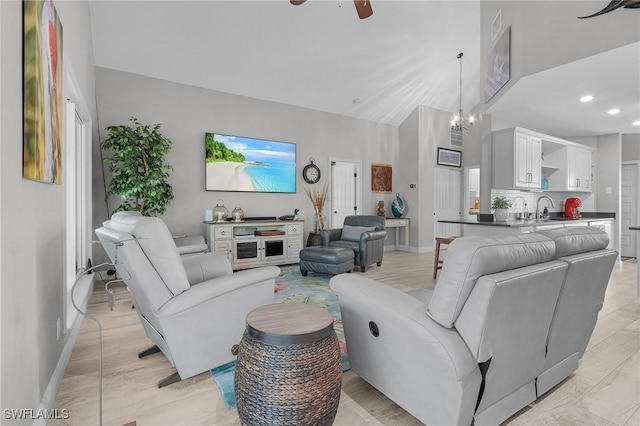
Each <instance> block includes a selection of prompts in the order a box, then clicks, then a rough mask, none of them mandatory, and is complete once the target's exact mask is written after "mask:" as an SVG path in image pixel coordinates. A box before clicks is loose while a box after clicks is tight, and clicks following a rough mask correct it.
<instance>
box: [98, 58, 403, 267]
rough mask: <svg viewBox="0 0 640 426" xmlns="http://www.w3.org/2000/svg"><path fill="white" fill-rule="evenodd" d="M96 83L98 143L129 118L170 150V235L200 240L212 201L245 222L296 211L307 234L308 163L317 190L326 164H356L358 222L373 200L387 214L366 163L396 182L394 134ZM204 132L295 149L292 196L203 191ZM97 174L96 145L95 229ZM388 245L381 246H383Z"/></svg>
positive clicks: (285, 108) (278, 110) (185, 93)
mask: <svg viewBox="0 0 640 426" xmlns="http://www.w3.org/2000/svg"><path fill="white" fill-rule="evenodd" d="M96 78H97V91H96V93H97V101H98V111H99V123H100V128H101V133H100V138H101V139H105V138H106V136H107V134H106V131H104V128H105V127H107V126H110V125H118V124H128V123H129V118H130V117H131V116H135V117H137V118H138V119H139V120H140V121H141V122H142V123H145V124H155V123H160V124H161V125H162V127H161V131H162V133H163V134H164V135H165V136H167V137H168V138H169V139H170V140H171V141H172V142H173V145H172V152H171V153H170V154H169V156H168V157H167V161H168V163H169V164H171V165H172V166H173V172H171V176H170V179H169V182H170V184H171V185H172V186H173V191H174V195H175V198H174V200H173V201H172V202H171V204H170V206H169V208H168V210H167V212H166V214H165V215H164V216H163V219H164V220H165V222H166V223H167V226H169V229H171V231H172V232H174V233H175V234H190V235H193V234H201V233H202V221H203V219H204V210H205V209H208V208H212V207H213V206H214V205H215V203H216V200H217V199H223V200H224V203H225V205H226V207H227V208H228V209H229V211H231V209H233V207H234V205H235V204H236V203H239V204H240V205H241V206H242V209H243V210H244V212H245V215H246V216H280V215H283V214H286V213H293V210H294V208H299V209H300V210H301V212H300V214H301V216H302V218H303V219H304V220H305V225H306V226H305V233H307V232H308V231H309V229H310V227H311V224H312V211H313V209H312V205H311V202H310V201H309V199H308V198H307V197H306V195H305V194H304V187H305V186H307V184H306V182H304V180H303V179H302V176H301V172H302V168H303V167H304V165H306V164H307V163H308V160H309V157H314V158H315V163H316V164H317V165H318V166H319V167H320V169H321V172H322V178H321V180H320V182H319V185H322V184H324V182H326V181H327V178H328V176H329V174H330V173H329V172H330V168H329V157H334V158H344V159H356V160H362V168H363V170H362V171H363V173H362V175H363V176H362V185H363V187H362V203H363V204H362V206H361V212H360V213H361V214H376V209H377V202H378V200H380V199H384V201H385V205H387V206H388V205H389V203H390V202H391V200H392V194H389V195H385V196H383V197H381V196H380V194H373V193H372V192H371V163H391V164H393V165H394V181H395V180H396V178H397V177H398V176H399V175H400V174H401V170H400V169H399V168H397V165H398V128H397V127H394V126H390V125H386V124H380V123H374V122H370V121H365V120H358V119H353V118H349V117H344V116H340V115H336V114H330V113H325V112H320V111H314V110H310V109H305V108H300V107H295V106H291V105H284V104H279V103H275V102H267V101H262V100H257V99H251V98H246V97H242V96H237V95H231V94H227V93H222V92H216V91H211V90H206V89H201V88H197V87H194V86H187V85H183V84H178V83H172V82H169V81H165V80H159V79H154V78H150V77H145V76H141V75H136V74H131V73H125V72H121V71H116V70H110V69H106V68H97V69H96ZM206 132H219V133H224V134H232V135H238V136H246V137H255V138H263V139H269V140H277V141H285V142H293V143H296V144H297V169H298V170H297V179H298V180H297V192H296V193H295V194H265V193H240V192H218V191H208V192H207V191H205V189H204V134H205V133H206ZM96 143H97V141H96ZM105 171H106V172H107V175H108V168H106V167H105ZM101 172H102V167H101V158H100V149H99V147H98V146H97V145H95V146H94V182H93V183H94V187H93V193H94V195H93V200H94V209H93V211H94V225H95V226H98V225H99V224H100V223H101V222H102V221H104V220H105V219H106V218H107V208H106V206H105V203H104V186H103V178H102V174H101ZM107 182H108V176H107ZM117 205H118V200H117V199H116V198H115V197H112V198H111V199H110V202H109V209H110V210H111V211H112V210H113V209H115V208H116V207H117ZM392 241H393V240H390V239H388V243H389V244H392ZM98 253H101V249H99V248H98V249H97V248H95V247H94V256H98V255H99V254H98ZM97 259H99V257H98V258H97ZM96 261H98V260H96Z"/></svg>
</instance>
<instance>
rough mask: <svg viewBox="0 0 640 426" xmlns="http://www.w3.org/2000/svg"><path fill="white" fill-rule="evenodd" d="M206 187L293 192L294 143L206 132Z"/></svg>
mask: <svg viewBox="0 0 640 426" xmlns="http://www.w3.org/2000/svg"><path fill="white" fill-rule="evenodd" d="M205 181H206V190H207V191H241V192H276V193H295V192H296V144H294V143H290V142H276V141H270V140H265V139H252V138H245V137H240V136H230V135H222V134H217V133H206V134H205Z"/></svg>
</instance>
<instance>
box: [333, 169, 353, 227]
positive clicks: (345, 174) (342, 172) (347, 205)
mask: <svg viewBox="0 0 640 426" xmlns="http://www.w3.org/2000/svg"><path fill="white" fill-rule="evenodd" d="M356 188H357V168H356V164H355V163H352V162H348V161H332V162H331V227H332V228H340V227H342V224H343V222H344V218H345V216H349V215H353V214H356V213H357V209H358V207H357V200H356Z"/></svg>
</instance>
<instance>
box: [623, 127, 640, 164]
mask: <svg viewBox="0 0 640 426" xmlns="http://www.w3.org/2000/svg"><path fill="white" fill-rule="evenodd" d="M622 160H623V161H631V160H640V133H630V134H624V135H622Z"/></svg>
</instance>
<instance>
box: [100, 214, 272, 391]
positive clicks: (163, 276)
mask: <svg viewBox="0 0 640 426" xmlns="http://www.w3.org/2000/svg"><path fill="white" fill-rule="evenodd" d="M95 232H96V234H97V235H98V238H99V239H100V241H101V243H102V246H103V247H104V249H105V251H106V252H107V255H108V256H109V257H110V258H111V261H112V262H113V263H114V264H115V266H116V270H117V272H118V275H119V276H120V277H121V278H122V279H123V281H124V283H125V284H126V285H127V288H128V290H129V292H130V293H131V297H132V299H133V303H134V306H135V308H136V311H137V312H138V316H139V317H140V321H141V322H142V325H143V327H144V330H145V332H146V334H147V337H149V339H150V340H151V341H152V342H153V343H154V345H155V346H154V347H152V348H150V349H148V350H145V351H143V352H141V353H140V354H139V357H143V356H146V355H149V354H151V353H154V352H159V351H162V353H163V354H164V355H165V356H166V358H167V359H168V360H169V362H170V363H171V364H172V365H174V366H175V367H176V369H177V372H176V373H174V374H172V375H171V376H169V377H167V378H165V379H162V380H161V381H160V382H158V387H162V386H165V385H168V384H171V383H174V382H176V381H179V380H181V379H185V378H188V377H191V376H194V375H196V374H199V373H202V372H204V371H207V370H210V369H212V368H215V367H218V366H220V365H223V364H226V363H228V362H230V361H232V360H233V359H234V354H233V353H232V352H231V350H232V346H233V345H234V344H236V343H239V342H240V339H241V338H242V333H243V332H244V329H245V319H246V316H247V314H248V313H249V312H251V311H252V310H253V309H255V308H257V307H259V306H262V305H267V304H270V303H273V296H274V285H275V277H276V276H278V275H279V273H280V269H279V268H278V267H276V266H267V267H263V268H256V269H251V270H246V271H241V272H236V273H233V271H232V269H231V264H230V263H229V260H228V259H227V258H226V257H225V256H224V255H223V254H220V253H205V254H201V255H193V256H189V257H187V258H184V257H180V254H179V252H178V248H177V247H176V245H175V243H174V241H173V238H172V237H171V233H170V232H169V229H168V228H167V227H166V225H165V224H164V222H163V221H162V220H161V219H159V218H153V217H143V216H135V215H130V214H126V213H124V212H123V213H118V214H115V215H114V216H113V217H112V218H111V220H110V221H107V222H105V223H104V224H103V226H102V227H101V228H98V229H96V231H95Z"/></svg>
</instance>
